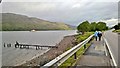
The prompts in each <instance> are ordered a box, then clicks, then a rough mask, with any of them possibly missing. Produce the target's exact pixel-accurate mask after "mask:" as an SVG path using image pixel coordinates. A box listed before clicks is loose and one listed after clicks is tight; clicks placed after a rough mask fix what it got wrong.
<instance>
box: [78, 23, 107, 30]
mask: <svg viewBox="0 0 120 68" xmlns="http://www.w3.org/2000/svg"><path fill="white" fill-rule="evenodd" d="M107 29H108V27H107V26H106V23H105V22H98V23H96V22H92V23H89V22H88V21H84V22H82V23H81V24H79V25H78V27H77V30H78V31H79V32H91V31H96V30H98V31H102V30H107Z"/></svg>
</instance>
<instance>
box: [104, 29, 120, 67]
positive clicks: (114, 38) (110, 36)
mask: <svg viewBox="0 0 120 68" xmlns="http://www.w3.org/2000/svg"><path fill="white" fill-rule="evenodd" d="M118 36H119V37H120V35H119V34H117V33H114V32H112V30H108V31H105V32H104V37H105V38H106V40H107V42H108V44H109V46H110V49H111V52H112V54H113V57H114V59H115V62H116V64H117V65H118Z"/></svg>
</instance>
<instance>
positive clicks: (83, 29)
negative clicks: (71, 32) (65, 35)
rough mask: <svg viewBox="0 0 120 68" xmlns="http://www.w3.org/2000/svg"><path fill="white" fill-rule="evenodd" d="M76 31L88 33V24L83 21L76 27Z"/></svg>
mask: <svg viewBox="0 0 120 68" xmlns="http://www.w3.org/2000/svg"><path fill="white" fill-rule="evenodd" d="M77 30H78V31H79V32H87V31H90V23H89V22H88V21H84V22H82V23H81V24H79V25H78V27H77Z"/></svg>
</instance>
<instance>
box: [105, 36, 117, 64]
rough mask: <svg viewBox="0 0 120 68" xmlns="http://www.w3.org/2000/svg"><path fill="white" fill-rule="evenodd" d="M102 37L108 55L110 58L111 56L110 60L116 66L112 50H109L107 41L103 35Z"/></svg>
mask: <svg viewBox="0 0 120 68" xmlns="http://www.w3.org/2000/svg"><path fill="white" fill-rule="evenodd" d="M103 39H104V42H105V44H106V46H107V48H108V51H109V53H110V56H111V58H112V62H113V64H114V66H117V63H116V61H115V58H114V56H113V53H112V51H111V49H110V46H109V43H108V42H107V40H106V39H105V37H103Z"/></svg>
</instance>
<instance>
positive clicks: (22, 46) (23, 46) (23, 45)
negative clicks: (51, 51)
mask: <svg viewBox="0 0 120 68" xmlns="http://www.w3.org/2000/svg"><path fill="white" fill-rule="evenodd" d="M30 47H35V48H36V50H38V49H42V48H43V47H47V48H58V46H48V45H28V44H20V43H18V42H17V41H16V44H15V48H20V49H23V48H24V49H29V48H30Z"/></svg>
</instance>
